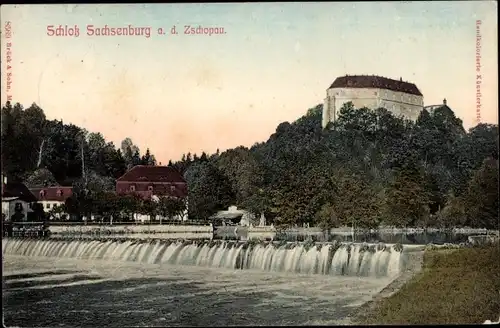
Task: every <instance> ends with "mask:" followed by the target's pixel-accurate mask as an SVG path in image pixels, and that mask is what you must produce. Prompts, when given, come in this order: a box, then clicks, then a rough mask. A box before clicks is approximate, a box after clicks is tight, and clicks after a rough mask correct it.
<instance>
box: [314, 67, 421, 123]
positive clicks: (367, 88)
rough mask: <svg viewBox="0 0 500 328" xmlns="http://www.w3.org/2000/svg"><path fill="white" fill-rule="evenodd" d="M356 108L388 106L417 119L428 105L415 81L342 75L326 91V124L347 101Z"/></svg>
mask: <svg viewBox="0 0 500 328" xmlns="http://www.w3.org/2000/svg"><path fill="white" fill-rule="evenodd" d="M348 102H352V103H353V105H354V107H355V108H362V107H367V108H370V109H377V108H385V109H387V110H389V111H390V112H392V113H393V114H394V115H396V116H400V115H403V116H405V117H407V118H409V119H412V120H416V119H417V118H418V116H419V114H420V112H421V111H422V109H423V108H424V98H423V95H422V93H421V92H420V90H418V88H417V86H416V85H415V84H413V83H409V82H405V81H403V79H401V78H400V79H399V80H393V79H389V78H385V77H380V76H373V75H346V76H342V77H338V78H337V79H335V81H334V82H333V83H332V85H331V86H330V87H329V88H328V89H327V91H326V98H325V99H324V104H323V121H322V126H323V128H325V127H326V126H327V125H328V123H329V122H335V121H336V120H337V118H338V116H339V112H340V109H341V108H342V105H344V104H345V103H348Z"/></svg>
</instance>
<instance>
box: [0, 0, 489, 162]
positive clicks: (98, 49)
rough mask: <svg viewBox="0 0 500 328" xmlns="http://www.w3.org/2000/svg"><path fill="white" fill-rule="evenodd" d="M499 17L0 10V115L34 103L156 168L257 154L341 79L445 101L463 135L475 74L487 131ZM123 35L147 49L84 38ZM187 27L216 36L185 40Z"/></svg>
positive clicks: (209, 9)
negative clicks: (254, 149)
mask: <svg viewBox="0 0 500 328" xmlns="http://www.w3.org/2000/svg"><path fill="white" fill-rule="evenodd" d="M497 10H498V9H497V3H496V2H494V1H457V2H455V1H447V2H439V1H432V2H425V1H418V2H417V1H416V2H412V1H405V2H346V3H342V2H334V3H327V2H325V3H321V2H311V3H299V2H295V3H291V2H290V3H235V4H126V5H125V4H121V5H120V4H103V5H96V4H84V5H63V4H57V5H8V6H2V7H1V19H2V54H1V56H2V66H3V67H2V81H1V86H2V93H1V95H2V103H3V104H5V102H6V99H7V96H11V97H12V101H13V102H19V103H21V104H22V105H23V106H24V107H29V106H30V105H31V104H32V103H33V102H35V103H37V104H38V105H39V106H40V107H42V108H43V110H44V111H45V114H46V116H47V118H48V119H58V120H61V119H62V120H63V121H64V122H65V123H72V124H75V125H78V126H80V127H83V128H85V129H87V130H88V131H90V132H100V133H102V134H103V135H104V137H105V138H106V140H108V141H112V142H114V143H115V144H116V145H117V146H119V145H120V143H121V141H122V140H123V139H124V138H126V137H130V138H131V139H132V140H133V142H134V144H136V145H138V146H139V148H140V149H141V153H144V152H145V150H146V148H147V147H149V148H150V150H151V152H152V153H153V154H154V155H155V156H156V158H157V160H158V161H160V162H164V163H165V164H166V162H168V160H170V159H172V160H177V159H180V157H181V156H182V154H183V153H187V152H191V153H197V154H200V153H201V152H202V151H206V152H208V153H213V152H215V151H216V150H217V149H220V150H221V151H223V150H225V149H228V148H233V147H237V146H240V145H243V146H247V147H250V146H252V145H253V144H254V143H256V142H263V141H266V140H267V139H268V137H269V136H270V135H271V134H272V133H274V131H275V130H276V127H277V125H278V124H279V123H281V122H284V121H289V122H291V121H294V120H296V119H298V118H299V117H300V116H302V115H303V114H305V113H306V112H307V110H308V109H309V108H311V107H314V106H315V105H317V104H319V103H322V102H323V99H324V98H325V96H326V89H327V88H328V87H329V85H330V84H331V83H332V82H333V81H334V80H335V78H336V77H338V76H343V75H346V74H349V75H356V74H367V75H372V74H373V75H380V76H385V77H389V78H393V79H399V78H402V79H403V80H406V81H409V82H412V83H415V84H416V85H417V87H418V88H419V89H420V91H421V92H422V93H423V95H424V104H425V105H434V104H440V103H442V101H443V98H446V99H447V103H448V105H449V107H451V108H452V109H453V110H454V111H455V114H456V115H457V116H458V117H460V118H461V119H462V120H463V122H464V126H465V128H467V129H468V128H470V127H473V126H475V125H476V124H477V121H476V82H477V79H478V78H477V75H478V74H479V75H481V85H480V87H481V89H480V92H481V99H480V101H481V121H482V122H485V123H494V124H498V110H497V108H498V95H497V90H498V76H497V72H498V67H497V63H498V61H497V47H498V44H497V42H498V41H497V38H498V36H497V23H498V21H497ZM477 20H480V21H481V25H479V34H480V35H481V40H480V47H479V49H477V42H476V41H477V40H476V39H477V38H476V34H477V23H476V22H477ZM129 24H131V25H132V26H133V27H150V28H151V35H150V37H149V38H148V37H146V36H145V35H142V36H131V35H128V36H124V35H120V36H96V35H93V36H89V35H87V26H88V25H93V26H94V28H95V27H104V26H105V25H107V26H108V27H127V26H129ZM50 25H54V26H55V27H57V26H59V25H62V26H65V25H67V26H68V27H75V26H78V28H79V36H78V37H75V36H66V37H65V36H49V35H48V30H47V27H48V26H50ZM174 25H175V26H176V31H177V32H178V34H176V35H173V34H170V32H171V29H172V27H173V26H174ZM186 25H190V26H193V27H198V26H202V27H218V28H224V34H214V35H211V36H209V35H192V34H189V35H187V34H184V26H186ZM8 28H10V31H11V33H12V37H11V38H10V39H5V38H4V36H6V32H7V30H8ZM159 28H163V29H164V32H165V34H158V29H159ZM7 42H10V47H9V49H7ZM8 50H10V52H11V53H10V59H11V62H10V63H9V65H10V67H9V68H8V70H7V69H6V68H7V67H6V65H7V62H6V59H7V58H6V56H7V52H8ZM476 52H478V53H479V55H480V59H479V60H480V65H481V67H480V72H476ZM7 72H10V73H11V75H10V77H7V76H6V74H7ZM8 78H9V79H10V81H9V82H10V83H9V84H7V81H8ZM7 85H8V86H9V87H10V88H9V89H8V90H7Z"/></svg>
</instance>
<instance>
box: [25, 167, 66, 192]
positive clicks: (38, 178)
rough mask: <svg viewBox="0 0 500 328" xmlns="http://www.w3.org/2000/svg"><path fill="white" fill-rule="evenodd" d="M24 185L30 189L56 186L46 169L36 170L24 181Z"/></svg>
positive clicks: (50, 173)
mask: <svg viewBox="0 0 500 328" xmlns="http://www.w3.org/2000/svg"><path fill="white" fill-rule="evenodd" d="M26 185H27V186H28V187H30V188H41V187H54V186H58V185H59V184H58V183H57V181H56V179H55V178H54V175H53V174H52V172H50V171H49V170H48V169H37V170H36V171H35V172H33V173H32V174H31V175H30V176H28V178H27V179H26Z"/></svg>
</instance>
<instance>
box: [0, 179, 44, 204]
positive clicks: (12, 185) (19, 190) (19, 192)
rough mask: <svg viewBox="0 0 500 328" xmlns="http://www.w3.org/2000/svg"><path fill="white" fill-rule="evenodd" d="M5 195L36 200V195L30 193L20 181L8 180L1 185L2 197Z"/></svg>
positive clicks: (29, 200)
mask: <svg viewBox="0 0 500 328" xmlns="http://www.w3.org/2000/svg"><path fill="white" fill-rule="evenodd" d="M7 197H18V198H19V199H21V200H24V201H26V202H36V201H37V199H36V197H35V196H34V195H33V194H32V193H31V191H30V190H29V189H28V187H26V185H25V184H24V183H20V182H9V183H7V184H4V185H3V189H2V198H7Z"/></svg>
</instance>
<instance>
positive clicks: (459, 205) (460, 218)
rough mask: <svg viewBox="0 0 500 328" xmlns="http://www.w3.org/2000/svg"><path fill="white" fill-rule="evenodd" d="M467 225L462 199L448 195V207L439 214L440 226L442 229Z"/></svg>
mask: <svg viewBox="0 0 500 328" xmlns="http://www.w3.org/2000/svg"><path fill="white" fill-rule="evenodd" d="M466 223H467V216H466V210H465V206H464V201H463V199H462V197H457V196H455V195H454V194H453V193H450V194H449V195H448V199H447V201H446V206H445V207H444V208H443V209H442V210H441V211H440V212H439V213H438V225H439V226H440V227H442V228H452V227H463V226H465V225H466Z"/></svg>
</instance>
